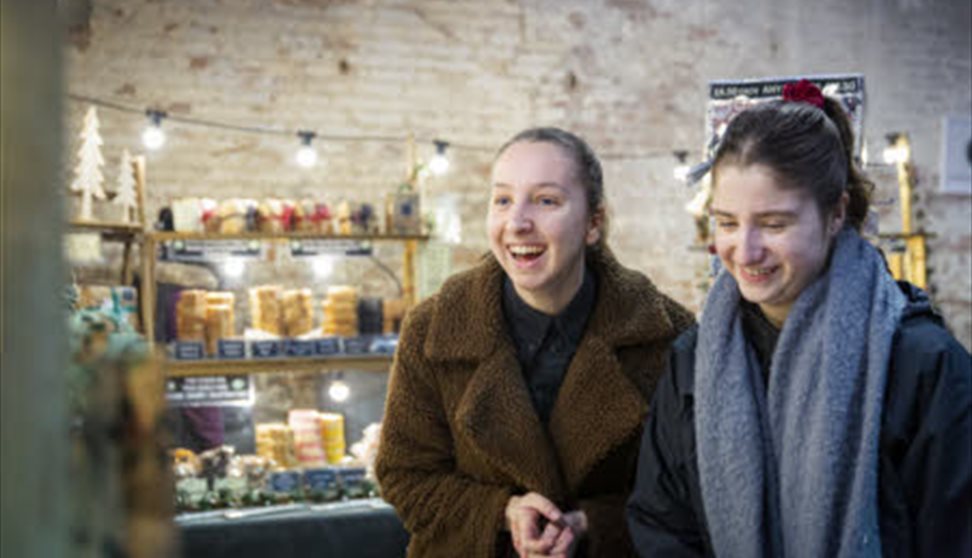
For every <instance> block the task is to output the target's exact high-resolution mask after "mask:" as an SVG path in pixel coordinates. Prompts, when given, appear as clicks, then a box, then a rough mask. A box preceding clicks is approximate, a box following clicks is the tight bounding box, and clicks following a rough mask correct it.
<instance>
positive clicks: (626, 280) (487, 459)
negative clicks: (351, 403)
mask: <svg viewBox="0 0 972 558" xmlns="http://www.w3.org/2000/svg"><path fill="white" fill-rule="evenodd" d="M601 176H602V174H601V166H600V163H599V162H598V160H597V158H596V157H595V155H594V153H593V151H591V148H590V147H588V146H587V144H586V143H585V142H584V141H583V140H581V139H580V138H578V137H577V136H575V135H573V134H570V133H568V132H565V131H563V130H559V129H554V128H537V129H531V130H526V131H524V132H521V133H520V134H518V135H517V136H515V137H514V138H513V139H512V140H510V141H509V142H508V143H507V144H506V145H505V146H503V147H502V148H501V149H500V151H499V153H498V155H497V157H496V160H495V162H494V163H493V169H492V175H491V186H490V205H489V211H488V215H487V220H486V222H487V227H486V228H487V233H488V235H489V244H490V248H491V252H492V253H491V254H490V255H489V256H487V257H486V258H485V259H484V261H483V262H482V263H481V264H480V265H478V266H476V267H475V268H473V269H471V270H468V271H465V272H462V273H459V274H457V275H456V276H454V277H452V278H450V279H449V280H448V281H447V282H446V283H445V284H444V285H443V286H442V288H441V289H440V290H439V292H438V293H437V294H436V295H435V296H433V297H431V298H429V299H428V300H425V301H423V302H422V303H421V304H419V305H418V306H417V307H415V308H414V309H413V310H411V311H410V312H409V314H408V316H407V317H406V319H405V324H404V327H403V328H402V334H401V338H400V341H399V344H398V351H397V353H396V355H395V363H394V366H393V368H392V374H391V379H390V381H389V386H388V400H387V404H386V407H385V418H384V421H383V425H382V439H381V444H380V448H379V453H378V458H377V461H376V473H377V476H378V481H379V483H380V485H381V490H382V496H383V497H384V498H385V499H386V500H388V501H389V502H390V503H391V504H392V505H393V506H395V509H396V510H397V511H398V514H399V515H400V516H401V518H402V520H403V522H404V523H405V527H406V528H407V529H408V531H409V532H410V534H411V540H410V542H409V550H408V554H409V556H421V557H423V558H424V557H432V556H442V557H454V556H463V557H474V558H491V557H493V556H512V555H514V554H518V555H519V556H523V557H526V556H562V557H567V556H577V557H583V556H591V557H593V556H610V557H612V558H616V557H617V558H620V557H624V556H633V555H634V551H633V549H632V547H631V542H630V538H629V536H628V533H627V529H626V527H625V522H624V505H625V501H626V500H627V497H628V494H630V492H631V488H632V487H633V484H634V473H635V465H636V462H637V458H638V444H639V443H640V441H641V428H642V426H643V424H644V418H645V416H646V413H647V409H648V402H649V401H650V398H651V393H652V390H653V389H654V386H655V384H656V382H657V380H658V378H659V377H660V376H661V374H662V372H664V370H665V362H666V360H665V359H666V356H667V354H668V349H669V347H670V345H671V342H672V341H673V340H674V339H675V338H676V337H677V336H678V334H679V333H680V332H681V331H683V330H685V329H686V328H687V327H688V326H689V325H690V324H691V323H692V321H693V320H692V316H691V314H689V313H688V312H687V311H686V310H685V309H684V308H682V307H681V306H679V305H678V304H677V303H675V302H674V301H672V300H671V299H670V298H668V297H667V296H665V295H664V294H662V293H661V292H659V291H658V290H657V289H656V288H655V287H654V286H653V285H652V283H651V282H650V281H649V280H648V278H647V277H645V276H644V275H643V274H641V273H638V272H636V271H633V270H630V269H627V268H625V267H623V266H622V265H621V264H619V263H618V262H617V260H615V259H614V257H613V256H612V255H611V252H610V250H609V249H608V248H607V246H606V245H605V243H604V230H603V229H604V205H603V204H604V194H603V184H602V178H601Z"/></svg>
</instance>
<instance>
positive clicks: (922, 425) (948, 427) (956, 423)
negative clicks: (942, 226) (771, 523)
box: [627, 284, 972, 558]
mask: <svg viewBox="0 0 972 558" xmlns="http://www.w3.org/2000/svg"><path fill="white" fill-rule="evenodd" d="M900 285H901V287H902V291H904V293H905V295H906V296H907V297H908V299H909V305H908V307H907V309H906V310H905V315H904V317H903V319H902V322H901V325H900V326H899V328H898V331H897V333H896V337H895V341H894V345H893V348H892V355H891V368H890V370H889V374H888V384H887V391H886V393H885V399H884V411H883V420H882V429H881V430H882V431H881V439H880V445H879V450H878V451H879V460H880V465H879V467H880V470H879V471H878V478H879V480H878V482H879V487H878V498H879V502H878V505H879V513H878V514H879V521H880V528H881V548H882V552H883V555H884V556H887V557H912V556H915V557H918V556H929V557H930V556H934V557H936V558H938V557H950V556H956V557H959V556H961V557H963V558H964V557H968V556H972V365H970V356H969V353H968V351H966V350H965V349H964V348H963V347H962V346H961V345H960V344H959V343H958V342H957V341H956V340H955V339H954V338H953V337H952V336H951V335H950V334H949V333H948V332H947V331H946V330H945V329H944V327H943V325H942V321H941V319H940V318H939V317H938V316H937V315H936V314H935V313H934V312H933V310H932V309H931V306H930V304H929V302H928V298H927V297H926V296H925V294H924V293H923V292H921V291H920V290H918V289H917V288H914V287H912V286H910V285H907V284H900ZM697 334H698V330H697V328H692V329H690V330H688V331H686V332H685V333H684V334H683V335H682V336H680V337H679V339H678V340H677V341H676V342H675V343H674V345H673V347H672V355H671V358H670V370H669V372H668V373H667V374H666V375H665V377H664V378H663V379H662V380H661V382H660V383H659V385H658V388H657V390H656V392H655V395H654V398H653V400H652V406H651V409H650V411H649V417H648V420H647V423H646V426H645V430H644V434H643V439H642V447H641V455H640V457H639V460H638V477H637V482H636V486H635V490H634V492H633V493H632V495H631V498H630V500H629V502H628V511H627V516H628V517H627V518H628V526H629V529H630V531H631V536H632V539H633V541H634V545H635V548H636V549H637V551H638V553H639V554H640V555H641V556H643V557H648V556H666V557H669V556H671V557H679V556H703V555H704V556H711V555H713V553H712V549H711V547H710V543H709V538H708V534H707V531H706V524H705V514H704V512H703V507H702V494H701V490H700V487H699V470H698V464H697V463H696V445H695V429H694V424H693V416H694V410H693V405H694V397H693V376H694V369H695V345H696V340H697Z"/></svg>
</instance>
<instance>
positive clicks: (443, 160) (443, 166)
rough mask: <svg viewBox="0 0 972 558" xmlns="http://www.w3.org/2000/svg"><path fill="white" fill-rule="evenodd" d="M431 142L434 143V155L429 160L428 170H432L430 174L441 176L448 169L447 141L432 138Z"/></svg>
mask: <svg viewBox="0 0 972 558" xmlns="http://www.w3.org/2000/svg"><path fill="white" fill-rule="evenodd" d="M432 143H434V144H435V156H434V157H432V159H431V160H430V161H429V170H430V171H432V174H436V175H440V176H441V175H443V174H445V173H446V171H448V170H449V159H448V158H447V157H446V149H448V148H449V142H447V141H442V140H433V141H432Z"/></svg>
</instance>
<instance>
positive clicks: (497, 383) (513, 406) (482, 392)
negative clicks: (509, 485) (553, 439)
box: [456, 345, 564, 501]
mask: <svg viewBox="0 0 972 558" xmlns="http://www.w3.org/2000/svg"><path fill="white" fill-rule="evenodd" d="M456 423H457V425H458V427H459V432H458V434H459V435H462V436H466V437H468V440H469V441H470V442H471V445H472V447H473V448H475V450H476V451H477V453H478V454H479V457H480V458H481V459H482V460H484V461H486V462H487V463H490V464H491V465H492V466H493V467H495V468H497V469H499V470H500V471H503V472H504V473H505V474H507V475H508V476H509V477H510V478H512V479H513V480H514V481H515V483H516V484H517V485H520V486H522V487H523V488H525V489H526V490H528V491H536V492H539V493H541V494H544V495H546V496H547V497H548V498H551V499H554V500H555V501H556V500H558V499H560V498H562V495H563V494H564V489H563V481H562V479H561V473H560V469H559V467H558V464H557V459H556V453H555V452H554V449H553V446H552V445H551V443H550V438H549V437H548V436H547V434H546V432H545V431H544V428H543V426H542V425H541V424H540V419H539V418H538V417H537V413H536V411H534V409H533V403H532V402H531V401H530V396H529V394H528V391H527V387H526V382H525V381H524V379H523V374H522V373H521V371H520V365H519V363H518V362H517V360H516V356H515V354H514V352H513V350H512V346H510V345H507V346H505V347H502V348H500V349H499V350H497V351H495V352H494V353H493V354H492V355H490V356H489V357H488V358H487V359H486V360H484V361H483V362H482V363H480V365H479V367H478V368H477V369H476V371H475V372H474V373H473V376H472V379H471V380H470V382H469V384H468V386H467V388H466V391H465V393H464V394H463V396H462V398H461V399H460V401H459V406H458V408H457V409H456Z"/></svg>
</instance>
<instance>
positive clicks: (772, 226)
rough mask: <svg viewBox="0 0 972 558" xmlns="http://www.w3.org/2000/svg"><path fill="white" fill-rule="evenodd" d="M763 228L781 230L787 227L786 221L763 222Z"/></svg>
mask: <svg viewBox="0 0 972 558" xmlns="http://www.w3.org/2000/svg"><path fill="white" fill-rule="evenodd" d="M763 228H764V229H769V230H771V231H781V230H783V229H785V228H786V223H784V222H782V221H769V222H766V223H763Z"/></svg>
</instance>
